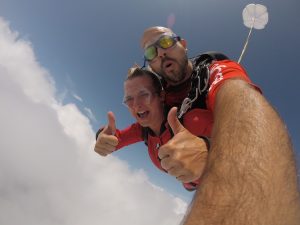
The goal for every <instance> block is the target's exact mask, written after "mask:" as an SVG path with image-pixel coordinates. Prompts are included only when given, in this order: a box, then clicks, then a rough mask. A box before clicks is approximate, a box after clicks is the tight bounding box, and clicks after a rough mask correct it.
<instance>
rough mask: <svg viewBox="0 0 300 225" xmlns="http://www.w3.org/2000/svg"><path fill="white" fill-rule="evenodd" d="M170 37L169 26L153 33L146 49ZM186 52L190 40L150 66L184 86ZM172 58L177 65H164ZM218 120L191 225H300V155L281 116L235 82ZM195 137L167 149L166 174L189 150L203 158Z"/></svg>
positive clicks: (187, 223)
mask: <svg viewBox="0 0 300 225" xmlns="http://www.w3.org/2000/svg"><path fill="white" fill-rule="evenodd" d="M165 32H171V31H170V30H169V29H167V28H162V27H152V28H149V29H147V30H146V31H145V33H144V35H143V37H142V41H141V46H142V47H143V48H144V47H146V46H148V45H150V44H151V43H153V42H155V41H156V40H157V39H158V38H159V37H160V35H161V34H163V33H165ZM185 49H186V42H185V41H184V42H183V41H181V42H178V43H177V44H176V45H175V46H174V47H172V48H170V49H165V50H163V49H158V56H157V57H156V58H155V59H154V60H153V61H151V62H150V63H149V65H150V66H151V68H152V69H153V70H154V71H155V72H156V73H159V74H161V75H162V76H163V78H165V80H166V81H167V83H168V84H169V85H177V84H180V83H181V82H183V81H184V80H186V79H188V77H189V76H190V75H191V71H192V70H191V69H192V68H191V63H190V62H188V63H187V64H186V65H185V71H186V72H185V74H184V76H183V75H182V74H179V73H181V72H180V71H184V70H182V69H181V68H180V67H181V64H180V62H183V61H184V58H185V56H184V55H186V52H185V51H184V50H185ZM165 57H168V58H170V59H172V60H169V59H167V60H164V59H165ZM168 60H169V61H168ZM166 61H168V67H167V66H166ZM173 78H174V79H173ZM179 78H180V79H179ZM213 113H214V121H215V122H214V125H213V134H212V142H211V149H210V151H209V156H208V164H207V166H206V167H205V169H204V172H203V174H202V177H201V180H202V182H201V185H200V187H199V188H198V190H197V193H196V195H195V197H194V199H193V204H192V205H191V207H190V212H189V213H188V214H187V215H186V218H185V220H184V221H183V224H184V225H200V224H203V225H204V224H206V225H207V224H210V225H214V224H222V225H227V224H228V225H240V224H243V225H247V224H249V225H250V224H251V225H252V224H264V225H277V224H278V225H280V224H289V225H296V224H299V221H300V200H299V189H298V186H297V173H296V167H295V159H294V155H293V149H292V145H291V142H290V139H289V136H288V132H287V130H286V127H285V125H284V123H283V122H282V120H281V119H280V117H279V115H278V114H277V113H276V111H275V110H274V109H273V108H272V106H271V105H270V104H269V103H268V102H267V101H266V99H265V98H264V97H263V96H262V95H261V94H260V93H258V92H257V91H256V90H254V89H253V88H252V87H251V86H250V85H248V84H247V83H246V82H244V81H243V80H239V79H231V80H227V81H225V82H224V83H223V85H222V86H221V87H220V89H219V91H218V93H217V96H216V102H215V110H214V112H213ZM175 121H176V119H175ZM169 122H170V121H169ZM177 122H178V121H177ZM176 124H177V125H176ZM179 125H180V123H179V122H178V123H174V124H173V126H172V129H174V130H175V131H177V128H178V127H180V126H179ZM180 129H181V130H183V129H184V128H180ZM180 129H179V130H180ZM179 134H181V135H179ZM190 135H192V134H188V136H187V138H185V137H184V136H185V134H184V133H182V132H176V134H175V135H174V137H173V138H172V140H171V141H170V142H173V143H174V142H176V141H178V142H177V143H181V144H180V145H178V144H173V145H170V144H169V143H167V144H165V145H164V146H162V147H161V148H160V151H166V153H165V154H162V155H161V158H162V162H163V161H164V160H165V159H168V161H167V162H166V163H165V164H166V165H165V166H166V167H168V165H167V164H176V163H177V162H179V161H181V158H183V157H184V156H185V159H187V158H188V156H186V155H185V149H187V148H191V149H194V151H195V152H197V151H201V146H200V145H198V144H197V138H194V139H192V138H191V136H190ZM177 139H178V140H177ZM179 139H180V141H179ZM185 140H188V141H185ZM164 149H167V150H164ZM191 160H192V159H191ZM174 162H175V163H174ZM199 163H201V160H199ZM185 165H186V167H185V169H186V170H191V171H193V170H194V169H195V168H193V167H192V166H191V167H188V166H189V165H190V164H189V163H187V164H185Z"/></svg>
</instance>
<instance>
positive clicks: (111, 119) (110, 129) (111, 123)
mask: <svg viewBox="0 0 300 225" xmlns="http://www.w3.org/2000/svg"><path fill="white" fill-rule="evenodd" d="M107 119H108V125H107V128H106V129H105V133H106V134H112V135H114V134H115V132H116V119H115V115H114V113H113V112H111V111H109V112H108V113H107Z"/></svg>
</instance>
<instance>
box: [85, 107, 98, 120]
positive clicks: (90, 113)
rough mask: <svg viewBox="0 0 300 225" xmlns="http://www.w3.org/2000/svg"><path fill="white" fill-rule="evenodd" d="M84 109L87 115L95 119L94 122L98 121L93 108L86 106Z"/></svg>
mask: <svg viewBox="0 0 300 225" xmlns="http://www.w3.org/2000/svg"><path fill="white" fill-rule="evenodd" d="M84 110H85V112H86V115H87V116H88V117H89V118H90V119H91V120H92V121H93V122H97V119H96V117H95V115H94V113H93V112H92V110H91V109H90V108H87V107H84Z"/></svg>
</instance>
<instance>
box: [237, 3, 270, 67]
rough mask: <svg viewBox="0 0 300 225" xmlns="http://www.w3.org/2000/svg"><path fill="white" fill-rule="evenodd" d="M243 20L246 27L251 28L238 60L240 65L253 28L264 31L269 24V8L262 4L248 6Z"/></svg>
mask: <svg viewBox="0 0 300 225" xmlns="http://www.w3.org/2000/svg"><path fill="white" fill-rule="evenodd" d="M243 20H244V25H245V26H246V27H248V28H250V31H249V34H248V37H247V39H246V42H245V45H244V48H243V50H242V53H241V55H240V58H239V60H238V63H240V61H241V60H242V57H243V55H244V52H245V50H246V48H247V45H248V41H249V39H250V35H251V32H252V29H253V28H255V29H258V30H261V29H264V28H265V26H266V24H267V23H268V20H269V15H268V10H267V7H266V6H264V5H261V4H249V5H247V6H246V7H245V8H244V10H243Z"/></svg>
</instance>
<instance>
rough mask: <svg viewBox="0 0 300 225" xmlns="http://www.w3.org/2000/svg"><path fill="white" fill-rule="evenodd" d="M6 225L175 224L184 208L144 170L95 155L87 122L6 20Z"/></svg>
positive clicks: (1, 165) (1, 151) (0, 54)
mask: <svg viewBox="0 0 300 225" xmlns="http://www.w3.org/2000/svg"><path fill="white" fill-rule="evenodd" d="M0 105H1V110H0V124H1V127H0V224H5V225H15V224H30V225H40V224H42V225H50V224H51V225H53V224H59V225H83V224H88V225H94V224H97V225H98V224H105V225H117V224H118V225H119V224H131V225H148V224H149V225H153V224H160V225H169V224H178V223H179V221H180V220H181V218H182V216H183V213H184V211H185V208H186V203H185V202H183V201H182V200H181V199H178V198H175V197H173V196H171V195H169V194H167V193H166V192H165V191H163V190H162V189H158V188H155V187H154V186H153V185H152V184H150V183H149V181H148V178H147V176H146V175H145V174H144V172H143V171H131V170H129V168H128V165H127V164H126V163H125V162H122V161H120V160H119V159H117V158H115V157H113V156H109V157H106V158H101V157H100V156H97V155H96V153H94V152H93V144H94V133H93V131H92V129H91V125H90V121H89V119H88V118H87V117H86V116H84V115H83V114H82V113H81V112H80V111H79V110H78V108H77V106H76V105H75V104H66V105H63V104H62V103H61V102H60V101H59V100H58V99H57V97H55V83H54V80H53V79H52V77H51V75H50V74H49V73H48V72H47V70H45V69H44V68H42V67H41V66H40V65H39V64H38V63H37V60H36V59H35V55H34V52H33V50H32V47H31V44H30V43H29V42H26V41H24V40H22V39H20V37H19V35H18V34H17V33H16V32H12V31H11V30H10V28H9V26H8V24H7V22H6V21H4V20H3V19H1V18H0Z"/></svg>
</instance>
